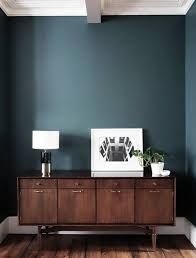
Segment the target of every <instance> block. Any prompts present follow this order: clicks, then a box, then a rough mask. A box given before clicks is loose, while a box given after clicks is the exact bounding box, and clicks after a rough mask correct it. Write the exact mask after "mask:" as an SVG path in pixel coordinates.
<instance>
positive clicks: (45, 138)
mask: <svg viewBox="0 0 196 258" xmlns="http://www.w3.org/2000/svg"><path fill="white" fill-rule="evenodd" d="M32 148H33V149H38V150H53V149H59V131H33V132H32Z"/></svg>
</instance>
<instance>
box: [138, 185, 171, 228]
mask: <svg viewBox="0 0 196 258" xmlns="http://www.w3.org/2000/svg"><path fill="white" fill-rule="evenodd" d="M135 191H136V196H135V222H136V223H137V224H173V223H174V194H173V190H172V189H136V190H135Z"/></svg>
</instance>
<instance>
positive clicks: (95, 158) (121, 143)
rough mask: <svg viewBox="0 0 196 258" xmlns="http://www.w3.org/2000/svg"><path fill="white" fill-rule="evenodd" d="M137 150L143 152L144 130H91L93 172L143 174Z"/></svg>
mask: <svg viewBox="0 0 196 258" xmlns="http://www.w3.org/2000/svg"><path fill="white" fill-rule="evenodd" d="M136 149H137V150H141V151H142V152H143V130H142V128H122V129H120V128H119V129H117V128H114V129H91V170H92V171H97V172H98V171H100V172H102V171H130V172H131V171H133V172H137V171H139V172H141V171H143V167H142V166H140V164H139V162H138V158H137V157H134V156H133V155H132V151H133V150H136Z"/></svg>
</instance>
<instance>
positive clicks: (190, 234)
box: [184, 218, 196, 247]
mask: <svg viewBox="0 0 196 258" xmlns="http://www.w3.org/2000/svg"><path fill="white" fill-rule="evenodd" d="M184 234H185V235H186V237H187V238H188V239H189V241H190V242H191V243H192V245H193V246H194V247H196V226H194V225H193V224H192V223H191V222H190V221H189V220H188V219H186V218H185V233H184Z"/></svg>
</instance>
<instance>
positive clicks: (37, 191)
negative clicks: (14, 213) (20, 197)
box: [34, 190, 44, 193]
mask: <svg viewBox="0 0 196 258" xmlns="http://www.w3.org/2000/svg"><path fill="white" fill-rule="evenodd" d="M43 192H44V191H42V190H35V191H34V193H43Z"/></svg>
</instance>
